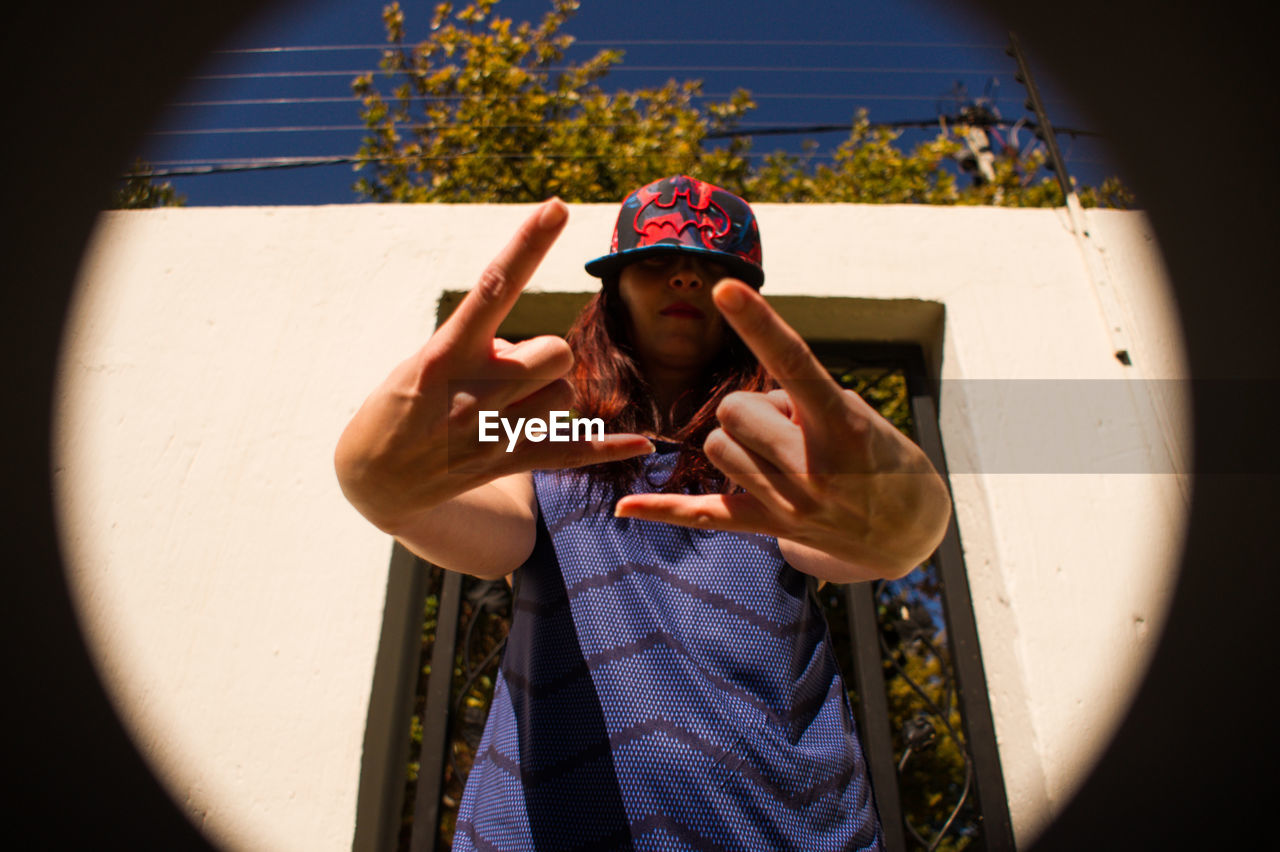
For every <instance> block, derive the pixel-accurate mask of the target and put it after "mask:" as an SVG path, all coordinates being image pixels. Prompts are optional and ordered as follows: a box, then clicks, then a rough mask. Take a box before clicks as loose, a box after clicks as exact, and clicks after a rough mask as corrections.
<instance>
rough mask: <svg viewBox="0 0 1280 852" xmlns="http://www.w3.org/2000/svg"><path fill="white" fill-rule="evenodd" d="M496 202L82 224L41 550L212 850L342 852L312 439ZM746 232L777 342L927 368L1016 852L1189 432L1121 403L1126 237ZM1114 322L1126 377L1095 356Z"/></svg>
mask: <svg viewBox="0 0 1280 852" xmlns="http://www.w3.org/2000/svg"><path fill="white" fill-rule="evenodd" d="M527 209H528V208H526V207H521V206H511V207H494V206H483V205H476V206H463V207H445V206H433V205H420V206H409V207H391V206H369V205H365V206H360V205H355V206H335V207H320V208H218V209H186V210H158V211H144V212H143V211H140V212H117V213H110V214H106V215H104V216H103V217H102V219H101V222H100V224H99V228H98V233H97V236H96V238H95V241H94V243H93V245H92V247H91V250H90V252H89V253H88V255H87V260H86V261H85V265H84V269H83V272H82V280H81V284H80V289H79V293H78V297H77V301H76V304H75V306H74V308H73V312H72V314H71V317H70V319H69V324H68V327H67V339H66V345H65V348H64V357H63V364H62V370H61V381H60V385H59V390H58V397H57V402H56V406H57V411H56V417H57V424H58V425H57V429H56V435H55V443H56V457H55V479H54V481H55V485H56V488H57V499H58V508H59V512H60V518H61V527H62V540H63V543H64V548H65V550H66V557H67V563H68V565H69V566H70V568H69V571H70V573H71V584H72V586H73V589H74V595H75V598H76V601H77V606H78V609H79V613H80V615H81V618H82V622H83V624H84V627H85V630H86V632H87V633H88V635H89V636H90V638H91V643H92V645H93V647H94V648H95V653H96V657H97V663H98V666H99V669H100V671H101V673H102V675H103V677H104V680H105V681H106V683H107V685H108V688H109V690H110V692H111V694H112V695H113V697H114V700H115V702H116V704H117V706H118V708H119V709H120V712H121V713H122V714H123V716H124V717H125V719H126V722H127V724H128V726H129V728H130V730H131V731H132V732H133V735H134V736H135V738H136V740H137V741H138V743H139V745H140V747H141V748H142V749H143V751H144V753H145V754H146V755H147V757H148V759H149V760H150V761H151V762H152V764H153V766H154V767H155V768H156V769H157V771H158V772H159V773H160V775H161V777H162V778H163V779H164V780H165V783H166V784H167V786H168V787H169V789H170V790H171V792H172V793H173V795H174V797H175V798H176V799H177V800H178V801H180V802H182V803H184V807H185V808H186V809H187V810H188V811H189V812H190V813H192V814H193V815H195V817H196V819H198V820H200V821H202V823H203V825H204V826H205V828H206V830H207V831H208V832H209V834H210V836H211V837H213V838H214V839H215V840H217V841H219V842H221V843H223V844H224V845H226V846H228V847H232V848H244V849H281V850H292V849H307V850H323V849H344V848H349V846H350V843H351V836H352V828H353V823H354V815H355V802H356V788H357V780H358V773H359V766H360V748H361V739H362V735H363V725H364V721H365V711H366V706H367V701H368V692H369V684H370V679H371V676H372V667H373V660H374V653H375V650H376V644H377V640H378V635H379V625H380V619H381V616H382V604H383V594H384V591H385V584H386V577H387V566H388V559H389V554H390V542H389V541H388V540H387V539H386V538H385V537H384V536H382V535H381V534H379V533H378V532H377V531H376V530H374V529H373V528H372V527H370V526H368V525H367V524H365V523H364V522H363V521H362V519H361V518H360V517H359V516H358V515H356V513H355V512H354V511H353V510H351V509H350V508H349V507H348V506H347V504H346V503H345V502H344V501H343V499H342V497H341V495H340V493H339V491H338V488H337V485H336V482H335V480H334V476H333V473H332V466H331V458H332V449H333V444H334V441H335V440H336V437H337V435H338V434H339V432H340V431H341V429H342V427H343V425H344V424H345V423H346V421H347V419H348V418H349V417H350V416H351V414H352V413H353V412H354V411H355V409H356V407H357V406H358V405H359V404H360V402H361V401H362V399H363V398H364V396H365V395H366V394H367V393H368V392H369V391H370V390H371V389H372V388H373V386H374V385H375V384H376V383H377V382H379V381H380V380H381V379H382V378H383V376H384V375H385V374H386V373H387V371H388V370H389V369H390V367H391V366H392V365H394V364H395V363H396V362H398V361H399V360H400V359H402V358H404V357H405V356H407V355H408V354H409V353H410V352H412V351H413V350H414V349H415V348H416V347H417V346H419V345H420V344H421V342H422V341H423V340H424V339H425V338H426V336H428V335H429V334H430V332H431V330H432V328H433V325H434V322H435V317H436V315H437V310H438V305H439V303H440V300H441V298H442V296H444V295H445V294H446V292H449V291H458V290H463V289H466V288H468V287H469V286H470V284H471V282H472V281H473V279H474V278H475V276H476V274H477V273H478V271H479V270H480V269H481V267H482V266H483V265H484V263H485V262H486V261H487V260H488V259H489V258H490V257H491V256H492V254H493V253H494V252H495V251H496V249H497V248H498V246H499V245H500V244H501V242H503V241H504V240H505V238H506V236H507V235H508V234H509V233H510V232H511V231H512V230H513V228H514V226H515V224H516V223H517V222H518V221H519V220H520V219H521V218H522V217H523V216H524V215H525V213H526V212H527ZM615 210H616V208H614V207H613V206H612V205H605V206H597V205H579V206H575V207H574V208H573V210H572V215H571V219H570V224H569V227H568V229H567V231H566V233H565V234H564V236H563V237H562V239H561V240H560V242H559V243H558V244H557V245H556V247H555V248H554V249H553V250H552V252H551V254H550V256H549V257H548V258H547V260H546V262H545V263H544V264H543V267H542V269H541V270H540V271H539V274H538V275H537V276H536V277H535V280H534V285H533V287H532V288H531V289H533V290H536V291H542V292H548V293H557V292H559V293H579V292H586V291H589V290H592V289H594V284H595V282H594V280H593V279H590V278H588V277H587V276H586V275H585V273H584V272H583V271H582V266H581V264H582V262H583V261H584V260H586V259H588V258H591V257H595V256H596V255H598V254H601V253H603V251H604V249H605V247H606V246H607V242H608V236H609V233H610V230H611V228H612V221H613V216H614V214H615ZM757 212H758V214H759V219H760V223H761V229H762V232H763V235H764V239H765V263H766V268H767V269H768V270H769V280H768V283H767V285H766V287H765V293H766V294H767V295H769V296H773V297H778V304H779V305H780V306H781V307H782V309H783V310H784V311H785V315H786V316H787V317H788V318H789V319H790V320H791V321H792V322H793V324H795V326H796V327H797V329H798V330H800V331H801V332H802V333H805V334H809V335H815V336H823V337H829V336H833V335H835V336H838V335H840V334H848V335H849V336H851V337H856V338H866V337H884V338H887V339H915V340H918V341H920V342H923V343H925V344H926V349H927V351H928V353H929V360H930V361H931V363H933V364H934V365H935V367H940V371H941V377H942V379H943V389H942V404H941V411H940V419H941V424H942V434H943V440H944V444H945V447H946V451H947V455H948V461H949V463H950V464H951V466H952V469H953V471H954V473H953V476H952V480H951V484H952V488H953V492H954V494H955V498H956V512H957V517H958V521H959V527H960V534H961V537H962V541H963V544H964V549H965V558H966V562H967V565H968V569H969V573H970V582H971V584H972V587H973V595H974V604H975V611H976V614H977V619H978V624H979V630H980V638H981V642H982V645H983V653H984V662H985V665H986V669H987V676H988V680H989V685H990V691H991V700H992V706H993V712H994V714H995V717H996V726H997V732H998V736H999V741H1000V748H1001V757H1002V762H1003V765H1004V772H1005V778H1006V784H1007V787H1008V792H1009V801H1010V806H1011V809H1012V812H1013V818H1014V825H1015V831H1016V832H1017V835H1018V838H1019V841H1020V844H1025V843H1026V842H1027V841H1029V840H1030V839H1031V838H1032V837H1034V835H1035V833H1036V832H1037V831H1038V829H1039V827H1040V826H1041V825H1043V823H1044V821H1045V820H1046V819H1047V818H1048V816H1049V815H1051V814H1052V813H1053V812H1054V811H1055V810H1056V809H1057V808H1059V807H1060V806H1061V805H1062V804H1064V803H1065V801H1066V798H1067V797H1068V796H1069V795H1070V793H1071V791H1072V790H1073V789H1074V786H1075V785H1076V784H1077V783H1078V782H1079V781H1080V780H1081V776H1082V773H1083V772H1084V771H1086V770H1087V768H1088V766H1089V764H1090V762H1091V759H1092V757H1093V756H1094V755H1095V754H1096V752H1097V750H1098V749H1100V748H1101V747H1102V746H1103V745H1104V744H1105V740H1106V737H1107V735H1108V734H1109V732H1110V731H1111V729H1112V727H1113V725H1114V724H1115V722H1116V721H1117V718H1118V715H1119V714H1120V713H1122V712H1123V710H1124V708H1125V706H1126V704H1127V702H1128V700H1129V697H1130V695H1131V692H1132V689H1133V687H1134V685H1135V682H1136V678H1137V677H1139V676H1140V673H1141V670H1142V666H1143V663H1144V662H1145V660H1146V658H1147V655H1148V654H1149V653H1150V652H1151V650H1152V649H1153V647H1154V643H1155V640H1156V639H1157V638H1158V633H1159V628H1160V624H1161V621H1162V614H1163V608H1164V603H1165V597H1166V594H1167V593H1168V591H1169V590H1170V589H1171V587H1172V583H1173V573H1174V571H1175V565H1176V562H1175V560H1176V556H1177V553H1178V550H1179V546H1180V542H1181V536H1182V524H1183V519H1184V516H1185V512H1186V508H1187V501H1188V497H1189V482H1188V479H1187V477H1186V476H1185V474H1184V473H1183V471H1185V470H1186V463H1185V457H1184V455H1185V448H1186V446H1187V445H1188V441H1189V426H1188V425H1187V423H1186V422H1185V415H1184V413H1183V409H1182V407H1181V405H1180V400H1179V396H1178V390H1179V386H1178V385H1177V384H1176V383H1173V382H1168V381H1165V382H1156V381H1153V380H1157V379H1163V380H1168V379H1177V378H1179V377H1181V376H1183V372H1184V368H1183V366H1182V364H1183V362H1182V353H1181V350H1180V345H1179V341H1180V334H1179V331H1178V328H1177V325H1176V322H1175V320H1174V316H1173V311H1172V306H1171V304H1170V303H1169V296H1168V293H1167V288H1166V285H1165V281H1164V272H1163V267H1162V265H1161V262H1160V257H1159V252H1158V248H1157V247H1156V246H1155V243H1154V241H1153V238H1152V234H1151V231H1150V228H1149V226H1148V224H1147V222H1146V220H1145V218H1144V217H1143V216H1142V214H1140V213H1131V212H1111V211H1087V212H1086V220H1087V225H1088V230H1089V237H1088V239H1086V240H1081V239H1080V238H1078V236H1077V235H1075V234H1074V233H1073V232H1072V230H1071V227H1070V223H1069V220H1068V217H1067V214H1066V212H1065V211H1063V210H1056V211H1055V210H998V209H987V208H959V209H957V208H935V207H914V206H846V205H833V206H827V205H812V206H781V205H759V206H758V210H757ZM1086 252H1093V253H1094V254H1093V261H1094V262H1093V263H1092V267H1093V268H1094V272H1093V273H1092V274H1090V271H1089V270H1090V268H1091V264H1089V263H1086V254H1085V253H1086ZM1099 270H1101V273H1102V276H1101V277H1103V278H1104V279H1105V280H1103V281H1102V282H1101V283H1099V282H1098V280H1097V279H1098V278H1099V272H1098V271H1099ZM1098 286H1109V287H1112V288H1114V291H1115V293H1116V295H1117V298H1116V303H1117V304H1118V305H1119V308H1118V310H1119V313H1118V314H1117V312H1116V308H1115V307H1112V308H1110V309H1109V312H1107V310H1105V309H1106V302H1105V300H1100V299H1099V297H1098V293H1097V287H1098ZM540 316H541V315H540V314H539V313H538V312H536V311H534V312H529V313H528V322H531V323H533V324H535V325H536V324H537V323H538V322H540V321H541V320H540V319H539V317H540ZM939 317H942V319H941V323H939V322H938V319H939ZM515 319H516V320H517V321H519V317H516V318H515ZM1117 321H1118V322H1120V323H1121V325H1122V326H1123V329H1122V332H1123V333H1122V335H1121V338H1120V339H1122V340H1124V341H1125V342H1126V345H1127V346H1128V347H1129V350H1130V356H1131V359H1132V361H1133V365H1132V366H1128V367H1126V366H1123V365H1122V364H1121V363H1120V362H1119V361H1118V360H1117V359H1116V357H1115V356H1114V349H1115V346H1114V341H1115V339H1116V337H1115V335H1113V334H1111V333H1109V331H1108V326H1109V325H1114V324H1115V323H1116V322H1117ZM939 325H941V329H939ZM1120 379H1128V380H1130V381H1127V382H1123V383H1117V382H1116V381H1115V380H1120ZM1011 380H1019V381H1011ZM1049 380H1057V381H1055V382H1051V381H1049ZM1081 380H1091V381H1081ZM1099 380H1103V381H1099ZM1029 402H1031V403H1034V404H1028V403H1029Z"/></svg>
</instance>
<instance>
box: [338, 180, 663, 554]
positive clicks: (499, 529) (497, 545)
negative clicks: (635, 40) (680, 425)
mask: <svg viewBox="0 0 1280 852" xmlns="http://www.w3.org/2000/svg"><path fill="white" fill-rule="evenodd" d="M567 216H568V209H567V208H566V207H565V206H564V204H563V203H561V202H560V201H559V200H556V199H553V200H552V201H549V202H546V203H544V204H542V205H540V206H539V207H538V209H537V210H536V211H535V212H534V214H533V215H532V216H530V217H529V218H528V219H527V220H526V221H525V222H524V224H523V225H521V227H520V228H519V230H518V231H517V232H516V235H515V237H514V238H513V239H512V240H511V242H510V243H509V244H508V245H507V246H506V248H504V249H503V250H502V251H501V252H500V253H499V254H498V257H497V258H496V259H495V260H494V261H493V263H491V264H490V265H489V267H488V268H487V269H486V270H485V271H484V273H483V274H482V275H481V276H480V281H479V283H478V284H477V285H476V286H475V288H473V289H472V290H471V292H469V293H468V294H467V295H466V297H465V298H464V299H463V300H462V302H461V303H460V304H459V305H458V307H457V309H456V310H455V311H454V312H453V314H452V315H451V316H450V317H449V318H448V319H447V320H446V321H445V322H444V323H443V324H441V326H440V327H439V328H438V329H436V332H435V334H433V335H432V336H431V339H430V340H428V341H427V342H426V344H425V345H424V346H423V347H422V348H421V349H419V350H418V352H416V353H415V354H414V355H413V356H411V357H410V358H408V359H407V360H405V361H404V362H403V363H401V364H400V365H399V366H397V367H396V368H395V369H394V370H392V372H391V374H390V375H389V376H388V377H387V378H386V380H384V381H383V382H382V384H381V385H379V386H378V388H377V389H375V390H374V392H373V393H372V394H371V395H370V396H369V398H368V399H366V400H365V402H364V404H363V405H362V406H360V409H359V410H358V411H357V412H356V414H355V416H354V417H352V418H351V422H350V423H348V424H347V428H346V429H345V430H344V431H343V433H342V436H341V438H339V439H338V445H337V448H336V450H335V451H334V469H335V471H336V473H337V475H338V482H339V484H340V485H341V487H342V493H343V494H344V495H345V496H346V498H347V499H348V500H349V501H350V502H351V504H352V505H353V506H354V507H355V508H356V509H357V510H358V511H359V512H360V513H361V514H362V515H364V516H365V517H366V518H367V519H368V520H369V521H370V522H371V523H373V524H374V525H375V526H376V527H378V528H379V529H381V530H383V531H385V532H388V533H390V534H391V535H394V536H396V538H398V539H400V540H401V541H402V542H403V543H404V544H405V546H407V547H408V548H409V549H410V550H412V551H413V552H415V553H418V554H419V555H421V556H424V557H426V558H428V559H430V560H432V561H433V562H436V563H437V564H440V565H442V566H444V567H446V568H453V569H455V570H458V571H464V572H467V573H471V574H478V575H481V576H488V577H496V576H502V575H504V574H507V573H509V572H510V571H512V570H514V569H515V568H517V567H518V566H519V565H520V564H521V563H522V562H523V561H524V559H525V558H526V557H527V556H528V554H529V553H530V551H531V550H532V548H533V540H534V532H535V517H536V516H535V514H534V508H535V507H534V497H533V484H532V477H531V475H530V473H529V471H531V470H534V469H538V468H561V467H572V466H577V465H585V464H595V463H598V462H605V461H614V460H617V459H621V458H627V457H629V456H633V455H638V454H640V453H646V452H652V451H653V445H652V444H651V443H650V442H649V441H648V440H646V439H645V438H643V437H642V436H639V435H623V434H617V435H608V436H606V437H605V438H604V439H603V440H598V441H577V442H551V441H541V442H529V441H527V440H524V439H523V438H522V439H521V440H520V441H519V442H518V443H516V444H515V445H514V447H508V446H507V445H506V442H501V441H499V442H492V443H490V442H482V441H480V440H479V419H480V414H481V412H484V411H496V412H500V413H501V416H504V417H507V418H509V419H511V420H515V419H516V418H519V417H526V418H527V417H534V416H539V417H542V418H544V419H546V418H548V414H549V412H550V411H553V410H567V409H568V408H569V407H570V405H571V403H572V399H573V391H572V389H571V388H570V386H569V384H568V382H566V381H565V380H564V378H563V376H564V375H565V374H566V373H567V372H568V371H569V369H570V367H572V366H573V355H572V353H571V352H570V351H569V347H568V344H566V343H565V342H564V341H563V340H561V339H560V338H558V337H551V336H546V337H537V338H533V339H530V340H525V341H522V342H520V343H516V344H511V343H508V342H506V341H504V340H501V339H499V338H496V337H494V335H495V333H496V332H497V329H498V326H499V324H500V323H501V322H502V320H503V319H504V318H505V317H506V315H507V313H508V312H510V310H511V308H512V306H513V305H514V304H515V301H516V299H517V298H519V296H520V291H521V290H522V289H523V287H524V285H525V283H526V282H527V281H528V280H529V278H530V276H532V274H533V272H534V270H535V269H536V268H537V266H538V263H539V262H540V261H541V260H542V258H543V256H544V255H545V254H546V252H547V250H548V249H549V248H550V247H551V245H552V243H554V242H555V239H556V237H557V235H558V234H559V233H560V231H561V229H562V228H563V227H564V224H565V221H566V219H567Z"/></svg>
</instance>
